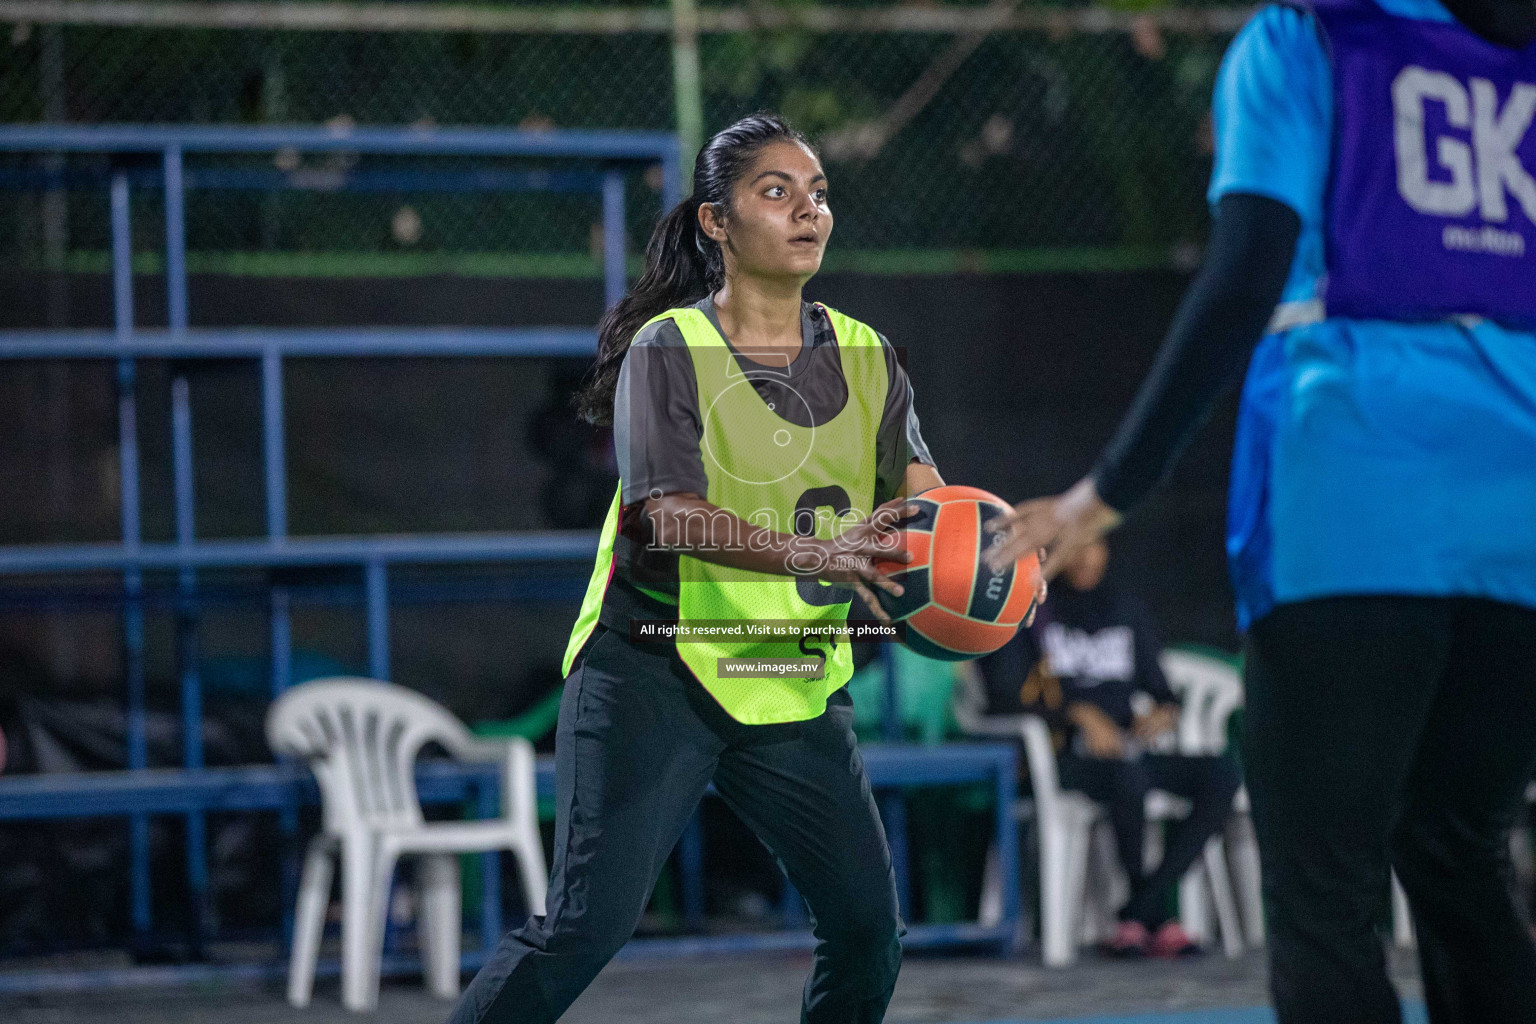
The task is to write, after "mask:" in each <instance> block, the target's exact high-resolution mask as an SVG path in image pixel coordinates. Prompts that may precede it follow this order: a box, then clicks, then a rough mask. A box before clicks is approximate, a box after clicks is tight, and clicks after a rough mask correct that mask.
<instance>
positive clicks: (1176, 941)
mask: <svg viewBox="0 0 1536 1024" xmlns="http://www.w3.org/2000/svg"><path fill="white" fill-rule="evenodd" d="M1147 952H1148V953H1149V954H1150V955H1152V956H1155V957H1160V958H1162V959H1164V960H1173V959H1175V958H1177V957H1181V956H1196V955H1198V954H1200V953H1202V952H1204V950H1202V949H1201V948H1200V944H1199V943H1197V942H1196V941H1195V940H1194V939H1192V938H1190V937H1189V933H1188V932H1186V931H1185V930H1184V926H1183V925H1182V924H1180V923H1179V922H1178V921H1169V922H1168V923H1167V924H1165V925H1163V926H1162V927H1161V928H1159V929H1158V930H1157V932H1156V934H1154V935H1153V936H1152V939H1151V941H1150V942H1149V943H1148V944H1147Z"/></svg>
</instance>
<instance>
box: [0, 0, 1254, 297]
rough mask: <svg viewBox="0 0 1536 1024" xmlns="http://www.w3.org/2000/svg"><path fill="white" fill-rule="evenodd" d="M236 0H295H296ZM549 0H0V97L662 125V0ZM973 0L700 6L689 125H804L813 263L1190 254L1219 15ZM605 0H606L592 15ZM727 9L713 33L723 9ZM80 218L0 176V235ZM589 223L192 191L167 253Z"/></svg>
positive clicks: (145, 237) (188, 113)
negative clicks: (443, 23)
mask: <svg viewBox="0 0 1536 1024" xmlns="http://www.w3.org/2000/svg"><path fill="white" fill-rule="evenodd" d="M13 6H15V5H13ZM22 6H25V7H27V8H28V9H29V10H31V9H35V8H37V7H38V6H39V5H36V4H31V5H22ZM42 6H44V7H46V6H48V5H46V4H45V5H42ZM53 6H56V7H60V8H62V7H66V6H68V5H65V4H57V5H53ZM88 6H89V5H88ZM96 6H97V7H100V6H101V5H96ZM221 6H226V5H222V4H220V3H217V2H208V3H204V4H185V3H183V4H154V3H144V4H134V3H125V4H123V5H122V7H121V8H120V9H119V13H122V12H124V11H129V9H133V10H138V11H141V12H142V11H149V12H150V13H152V14H153V13H155V12H157V11H158V12H160V14H162V15H166V17H170V16H172V15H176V14H177V12H178V11H179V12H180V15H181V16H183V20H185V21H190V22H196V21H197V18H196V17H187V14H188V12H189V11H191V13H192V14H193V15H196V14H198V12H199V10H201V11H207V10H209V9H215V8H219V7H221ZM240 6H243V7H246V8H252V7H265V9H267V10H268V11H281V10H288V11H294V10H298V9H301V8H304V7H305V4H304V3H303V0H286V2H280V3H275V4H268V5H260V4H257V5H251V4H247V5H240ZM309 6H311V7H314V8H335V7H337V6H338V5H334V4H330V5H327V4H321V3H317V4H312V5H309ZM362 7H364V8H366V9H367V10H369V11H375V12H378V13H379V14H380V16H381V17H383V16H389V15H391V14H395V13H399V12H404V14H403V15H402V16H404V15H410V16H412V17H419V16H421V12H423V11H426V12H428V13H431V12H433V11H437V12H439V13H443V12H446V14H449V15H454V12H462V11H464V10H466V9H465V8H462V7H460V6H458V5H434V4H430V3H420V2H418V3H414V4H391V3H388V2H384V3H380V2H375V3H372V4H366V5H362ZM552 10H555V9H551V8H526V9H525V8H520V7H518V6H517V5H505V4H503V5H489V6H487V7H484V8H475V9H470V13H471V14H473V13H474V11H481V12H482V13H484V14H486V16H487V17H490V16H496V17H509V16H512V15H517V14H519V13H520V12H521V13H526V14H529V16H530V17H532V16H538V17H543V18H545V19H546V22H545V23H540V24H538V25H534V26H532V27H531V29H530V30H528V31H512V30H509V29H508V27H507V25H506V24H505V23H499V24H498V23H492V24H489V27H488V28H485V29H484V30H447V29H440V30H411V31H397V30H389V31H385V30H368V31H361V30H355V29H354V30H338V29H334V28H321V29H316V28H283V29H277V28H261V27H251V26H250V25H247V26H246V27H241V28H234V29H230V28H211V27H199V26H196V25H192V26H190V27H189V26H181V27H178V26H176V25H166V24H159V25H150V24H148V23H147V22H145V21H144V19H142V18H141V19H140V21H139V23H137V24H99V23H98V24H81V23H69V22H68V19H60V20H56V21H54V22H52V23H44V22H36V23H32V22H26V21H19V20H14V16H13V15H8V13H7V6H6V3H5V2H4V0H0V122H37V121H43V120H51V121H61V120H62V121H71V122H78V123H92V122H145V123H151V122H157V123H182V124H184V123H226V124H231V123H232V124H256V123H324V122H335V121H337V120H338V119H339V120H341V121H343V122H351V123H356V124H390V125H397V124H438V125H449V124H473V125H497V126H518V127H524V128H532V129H538V128H550V127H559V128H616V129H645V130H675V128H676V100H675V96H674V91H673V50H672V46H673V37H672V35H671V33H670V32H669V31H668V26H669V25H670V24H671V21H670V19H671V15H670V13H669V9H668V7H667V5H666V4H653V5H649V6H648V5H644V4H629V5H623V6H620V5H592V4H587V5H583V6H582V7H580V8H567V9H560V10H563V11H564V13H565V15H566V16H567V19H568V22H569V24H568V25H567V28H566V30H561V31H552V30H550V25H549V24H548V23H547V20H548V18H549V17H551V16H552V15H550V12H551V11H552ZM978 10H979V8H978V7H977V5H966V4H945V3H929V4H926V5H924V6H922V7H892V6H891V5H881V4H864V5H852V6H848V5H844V6H839V7H836V8H823V7H816V6H814V5H807V4H804V3H756V4H752V5H750V6H745V7H741V8H735V7H714V6H709V5H706V6H704V7H702V8H700V17H701V24H702V27H703V31H702V34H701V35H700V37H699V42H698V52H699V58H700V65H701V86H702V100H703V113H704V124H705V127H706V131H708V130H710V129H712V128H715V127H719V126H721V125H723V124H725V123H727V122H728V121H729V120H731V119H732V118H734V117H736V116H739V115H740V114H743V113H746V112H750V111H752V110H755V109H759V108H772V109H777V110H780V111H782V112H784V113H785V114H786V115H788V116H789V117H790V118H791V119H792V120H794V121H795V122H796V123H797V124H798V125H799V126H801V127H802V128H803V129H804V130H805V131H806V132H807V133H808V134H809V135H811V136H812V138H813V139H814V140H816V141H817V142H818V144H819V145H820V147H821V149H822V153H823V156H824V159H825V162H826V165H827V168H828V173H829V176H830V178H831V181H832V204H833V210H834V212H835V214H836V217H837V229H836V235H835V239H834V243H833V248H832V251H831V254H830V265H831V266H832V267H834V268H836V267H844V268H852V269H861V270H866V271H874V272H879V271H884V270H890V271H905V272H914V271H916V272H922V271H925V270H933V271H950V270H957V269H969V270H978V271H988V270H1032V269H1048V268H1067V269H1075V268H1091V267H1105V266H1109V267H1118V266H1146V265H1167V264H1169V263H1177V262H1180V261H1181V260H1185V259H1187V258H1188V256H1189V254H1190V253H1192V252H1195V251H1197V250H1198V246H1199V244H1200V242H1201V240H1202V238H1203V236H1204V233H1205V229H1206V211H1205V204H1204V199H1203V193H1204V188H1205V180H1206V177H1207V175H1208V173H1209V165H1210V129H1209V122H1208V110H1209V106H1210V91H1211V86H1212V82H1213V80H1214V76H1215V73H1216V69H1217V66H1218V64H1219V61H1220V59H1221V55H1222V52H1223V50H1224V48H1225V46H1226V45H1227V43H1228V42H1229V41H1230V38H1231V32H1232V31H1233V29H1234V28H1235V27H1236V26H1237V25H1238V24H1240V23H1241V17H1242V12H1241V11H1238V10H1235V9H1227V8H1217V9H1200V8H1181V9H1179V10H1171V9H1164V8H1158V7H1152V8H1149V9H1148V10H1147V11H1145V12H1143V13H1141V14H1134V13H1128V12H1126V11H1124V10H1114V9H1100V8H1082V7H1078V8H1042V7H1038V6H1035V5H1031V4H1027V3H1024V4H1013V3H994V4H992V5H990V7H989V8H987V10H989V11H996V12H1000V15H1003V16H1006V17H1003V18H1002V19H1001V20H999V21H997V22H996V23H995V26H996V27H993V28H992V29H991V30H989V31H979V30H978V31H974V32H967V31H956V29H957V28H958V29H966V28H967V27H968V26H969V27H970V28H972V29H974V28H975V26H977V25H982V24H983V23H982V22H981V21H979V20H977V19H976V17H975V15H976V14H977V11H978ZM167 12H169V14H167ZM508 12H511V14H510V15H509V14H508ZM530 12H531V13H530ZM541 12H542V13H541ZM807 12H809V14H808V13H807ZM819 12H831V14H833V15H837V16H836V17H831V16H828V17H822V15H821V13H819ZM129 13H132V12H131V11H129ZM872 14H873V15H879V16H881V17H885V18H886V19H887V20H886V21H883V22H882V21H880V20H879V18H874V17H868V16H869V15H872ZM957 14H959V15H967V16H969V17H970V20H969V21H966V20H965V19H963V18H962V19H960V20H958V21H955V23H954V24H946V25H944V26H943V27H944V28H945V29H946V30H944V31H937V30H935V31H922V30H915V29H913V27H912V23H911V21H912V18H921V17H929V18H934V17H943V16H946V15H957ZM610 15H611V16H612V17H614V18H619V19H620V22H618V23H615V22H614V21H612V20H611V19H610V20H609V21H603V18H604V17H605V16H610ZM8 16H10V17H12V18H13V20H11V21H6V20H5V19H6V18H7V17H8ZM454 16H457V15H454ZM146 17H147V16H146ZM797 18H798V19H799V22H800V23H799V24H798V25H796V24H795V19H797ZM861 18H862V20H860V19H861ZM903 18H905V19H907V20H906V21H902V20H901V19H903ZM711 19H713V20H711ZM731 19H735V20H734V21H732V20H731ZM818 19H820V20H818ZM1010 19H1011V20H1010ZM1053 19H1054V20H1053ZM467 23H468V22H466V24H467ZM583 25H587V26H590V30H589V31H582V30H581V28H582V26H583ZM730 25H735V26H737V29H738V30H732V31H725V30H722V27H723V26H724V27H729V26H730ZM754 25H756V26H758V27H753V26H754ZM984 27H985V26H984ZM572 29H574V30H572ZM41 159H42V158H36V157H32V158H25V159H23V158H17V157H5V158H3V160H0V166H3V167H6V168H16V167H20V166H24V165H25V166H30V167H32V168H34V169H35V168H36V167H37V166H38V165H39V162H40V160H41ZM61 159H63V158H53V160H54V163H53V164H50V165H49V166H54V167H57V166H59V161H60V160H61ZM70 159H73V158H70ZM262 160H263V161H265V163H264V164H263V166H266V167H270V166H271V165H272V164H273V163H274V162H275V163H276V164H277V165H278V167H279V168H280V169H282V170H285V171H289V172H291V173H301V174H302V173H309V174H324V173H326V172H327V171H335V170H337V169H346V168H349V167H354V166H358V164H359V161H363V162H364V166H367V167H370V168H379V167H387V166H390V165H391V162H390V161H389V160H386V159H384V158H375V157H358V156H350V155H347V154H302V153H282V154H276V155H271V156H266V157H263V158H262ZM66 162H67V161H66ZM394 163H395V164H402V161H399V160H396V161H394ZM408 163H409V166H411V167H413V168H417V169H420V168H421V167H423V166H424V164H423V162H422V161H415V162H408ZM449 163H451V162H449ZM454 166H464V164H462V163H461V164H455V165H454ZM660 184H661V183H660V181H659V180H656V177H655V175H652V177H651V179H650V180H637V181H634V182H632V183H631V190H630V204H629V207H630V229H629V247H630V251H631V253H632V254H634V255H638V253H639V251H640V249H641V247H642V246H643V242H644V237H645V234H646V232H647V226H648V224H649V223H650V222H651V221H652V219H653V218H654V217H655V215H656V213H657V212H658V210H659V203H660V200H659V194H660ZM136 203H137V205H136V209H135V214H136V223H135V229H136V242H137V248H138V249H140V250H141V251H142V253H143V256H141V263H142V264H143V265H145V266H147V267H152V265H153V262H154V259H155V257H154V255H153V249H154V246H155V244H156V240H157V233H158V231H159V227H158V221H157V217H158V212H157V210H156V208H155V203H154V202H153V200H151V199H149V193H148V192H147V191H146V193H145V199H144V201H136ZM106 219H107V214H106V198H105V195H104V194H102V193H100V191H99V190H96V189H93V188H88V187H84V186H82V187H79V188H73V189H72V188H69V187H67V186H61V187H59V188H56V189H55V190H54V191H53V193H52V194H51V195H48V194H45V193H44V192H43V191H40V190H38V189H36V188H32V189H19V188H15V187H10V188H5V189H0V232H3V238H0V258H5V259H8V260H11V261H13V262H15V263H18V264H21V265H49V266H65V267H68V268H74V269H81V270H92V269H101V268H102V267H104V266H105V260H106V249H107V225H106ZM599 221H600V208H599V203H598V200H597V199H596V197H593V196H585V195H550V194H515V193H514V194H457V195H445V194H437V193H423V194H419V195H411V194H392V193H365V194H357V193H345V192H335V193H327V192H324V191H306V192H280V193H272V194H262V193H250V192H195V193H193V194H192V195H191V197H190V198H189V207H188V224H189V230H190V236H189V246H190V249H191V250H192V253H191V259H192V264H193V267H194V269H198V268H202V269H219V270H224V271H228V272H235V273H325V274H346V273H414V272H442V271H444V270H447V271H450V272H459V273H484V274H519V275H523V274H528V273H543V274H555V275H572V274H575V275H585V274H591V275H596V274H597V273H598V261H597V259H596V253H597V250H598V247H599V246H600V244H601V234H600V228H599V226H598V224H599Z"/></svg>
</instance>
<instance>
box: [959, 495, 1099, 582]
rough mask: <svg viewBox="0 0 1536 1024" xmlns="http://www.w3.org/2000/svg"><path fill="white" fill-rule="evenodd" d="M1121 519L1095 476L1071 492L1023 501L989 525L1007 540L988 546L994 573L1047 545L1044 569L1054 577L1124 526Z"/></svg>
mask: <svg viewBox="0 0 1536 1024" xmlns="http://www.w3.org/2000/svg"><path fill="white" fill-rule="evenodd" d="M1120 520H1121V515H1120V513H1119V512H1116V511H1115V510H1114V509H1112V508H1110V507H1109V506H1108V505H1106V504H1104V501H1103V499H1101V498H1100V497H1099V492H1098V489H1097V488H1096V487H1095V486H1094V483H1093V479H1092V478H1091V477H1084V478H1083V479H1082V480H1079V481H1078V482H1077V483H1075V484H1073V485H1072V488H1071V489H1070V490H1068V491H1064V492H1063V493H1061V494H1058V495H1055V496H1054V497H1050V498H1034V499H1032V500H1030V501H1021V502H1020V503H1019V504H1018V505H1016V506H1014V509H1013V511H1012V512H1011V513H1010V514H1008V515H1006V516H1002V517H1000V518H998V519H994V520H992V521H991V522H990V523H988V524H987V529H988V530H990V531H992V532H994V533H998V532H1000V533H1002V534H1003V542H1002V543H1001V544H998V545H996V546H995V547H992V548H989V549H988V551H987V554H986V560H987V564H988V566H990V567H991V568H992V569H993V570H994V571H995V570H998V569H1001V568H1003V567H1004V566H1007V565H1008V564H1010V563H1011V562H1013V561H1014V560H1015V559H1018V558H1020V557H1022V556H1023V555H1024V554H1025V553H1026V552H1029V551H1034V550H1037V549H1044V550H1045V553H1046V556H1045V558H1044V559H1043V560H1042V561H1041V564H1040V573H1041V575H1042V576H1044V577H1045V578H1046V579H1050V578H1051V577H1053V576H1055V575H1056V573H1057V572H1059V571H1060V570H1061V566H1062V563H1063V562H1065V561H1066V560H1067V559H1068V558H1069V557H1071V556H1072V555H1073V554H1075V553H1076V552H1077V551H1079V550H1081V549H1082V548H1084V547H1086V546H1087V545H1089V544H1092V543H1093V542H1094V541H1096V540H1098V539H1099V538H1100V537H1102V536H1104V534H1106V533H1108V532H1109V531H1110V530H1113V529H1114V528H1115V527H1116V526H1119V525H1120Z"/></svg>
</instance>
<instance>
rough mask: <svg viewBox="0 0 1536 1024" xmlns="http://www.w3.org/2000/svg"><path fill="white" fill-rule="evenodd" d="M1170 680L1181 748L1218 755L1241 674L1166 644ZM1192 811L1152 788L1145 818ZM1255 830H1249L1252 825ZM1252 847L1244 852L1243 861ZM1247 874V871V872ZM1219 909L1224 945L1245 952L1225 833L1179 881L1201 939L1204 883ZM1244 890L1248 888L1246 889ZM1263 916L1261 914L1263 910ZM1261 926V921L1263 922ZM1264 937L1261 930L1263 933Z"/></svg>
mask: <svg viewBox="0 0 1536 1024" xmlns="http://www.w3.org/2000/svg"><path fill="white" fill-rule="evenodd" d="M1159 664H1161V666H1162V669H1163V674H1164V675H1165V676H1167V678H1168V686H1169V687H1170V688H1171V689H1172V690H1173V691H1174V692H1175V693H1177V694H1178V695H1179V698H1180V701H1181V704H1182V710H1181V712H1180V714H1179V727H1178V752H1179V753H1181V754H1187V755H1191V756H1197V757H1200V756H1215V755H1219V754H1221V753H1223V752H1225V751H1226V749H1227V719H1228V718H1230V717H1231V715H1232V712H1233V711H1235V710H1236V709H1237V708H1239V707H1241V706H1242V703H1243V684H1242V679H1241V677H1240V676H1239V675H1238V674H1237V672H1236V670H1234V669H1233V668H1232V667H1231V666H1230V665H1228V664H1226V663H1225V662H1223V661H1219V660H1217V659H1216V658H1211V657H1207V656H1205V655H1202V654H1196V653H1194V652H1191V651H1179V650H1167V651H1164V652H1163V653H1162V655H1161V656H1160V658H1159ZM1246 806H1247V793H1246V792H1244V791H1243V790H1241V789H1239V791H1238V794H1237V796H1236V797H1234V798H1233V812H1234V814H1236V813H1238V812H1239V808H1240V807H1241V808H1244V809H1245V808H1246ZM1188 813H1189V807H1188V804H1187V803H1186V802H1185V801H1182V800H1179V799H1177V798H1176V797H1173V796H1171V795H1170V794H1167V793H1160V792H1153V793H1151V794H1149V795H1148V797H1147V820H1148V821H1149V822H1151V821H1172V820H1177V819H1179V818H1182V817H1184V816H1185V815H1186V814H1188ZM1250 831H1251V830H1250ZM1247 855H1248V851H1244V852H1243V856H1244V858H1245V861H1244V863H1245V866H1246V865H1247V863H1248V862H1247V860H1246V858H1247ZM1257 864H1258V858H1257V854H1256V852H1255V853H1254V856H1253V859H1252V865H1253V868H1254V871H1253V873H1252V875H1251V878H1252V884H1253V887H1254V888H1253V890H1252V895H1253V899H1254V902H1255V905H1257V902H1258V890H1257V886H1258V876H1257ZM1245 874H1246V872H1245ZM1207 886H1209V889H1210V896H1211V903H1212V904H1213V905H1214V909H1215V911H1216V925H1217V929H1218V931H1219V933H1220V937H1221V945H1222V951H1223V952H1224V953H1226V955H1227V956H1229V957H1237V956H1241V955H1242V952H1243V946H1244V942H1243V922H1242V919H1241V917H1240V915H1239V912H1238V900H1237V897H1236V896H1235V894H1234V893H1233V891H1232V874H1231V872H1230V870H1229V864H1228V860H1227V851H1226V845H1225V843H1224V842H1223V837H1222V836H1221V835H1215V836H1212V837H1211V838H1210V839H1209V840H1208V841H1207V842H1206V844H1205V849H1204V850H1203V851H1202V853H1201V857H1200V861H1199V862H1197V864H1196V866H1195V867H1194V868H1191V869H1190V871H1189V872H1188V873H1186V874H1185V876H1184V878H1183V879H1182V880H1181V881H1180V882H1179V917H1180V920H1181V922H1182V923H1183V925H1184V929H1185V931H1187V932H1189V934H1190V935H1191V936H1192V937H1194V938H1195V939H1197V940H1200V941H1207V940H1209V939H1210V937H1211V932H1210V927H1209V917H1210V915H1209V914H1208V913H1207V911H1206V901H1205V896H1206V887H1207ZM1245 892H1246V890H1245ZM1260 917H1261V918H1262V914H1261V915H1260ZM1260 927H1262V924H1261V925H1260ZM1259 941H1260V942H1262V941H1263V940H1262V932H1261V933H1260V939H1259Z"/></svg>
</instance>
